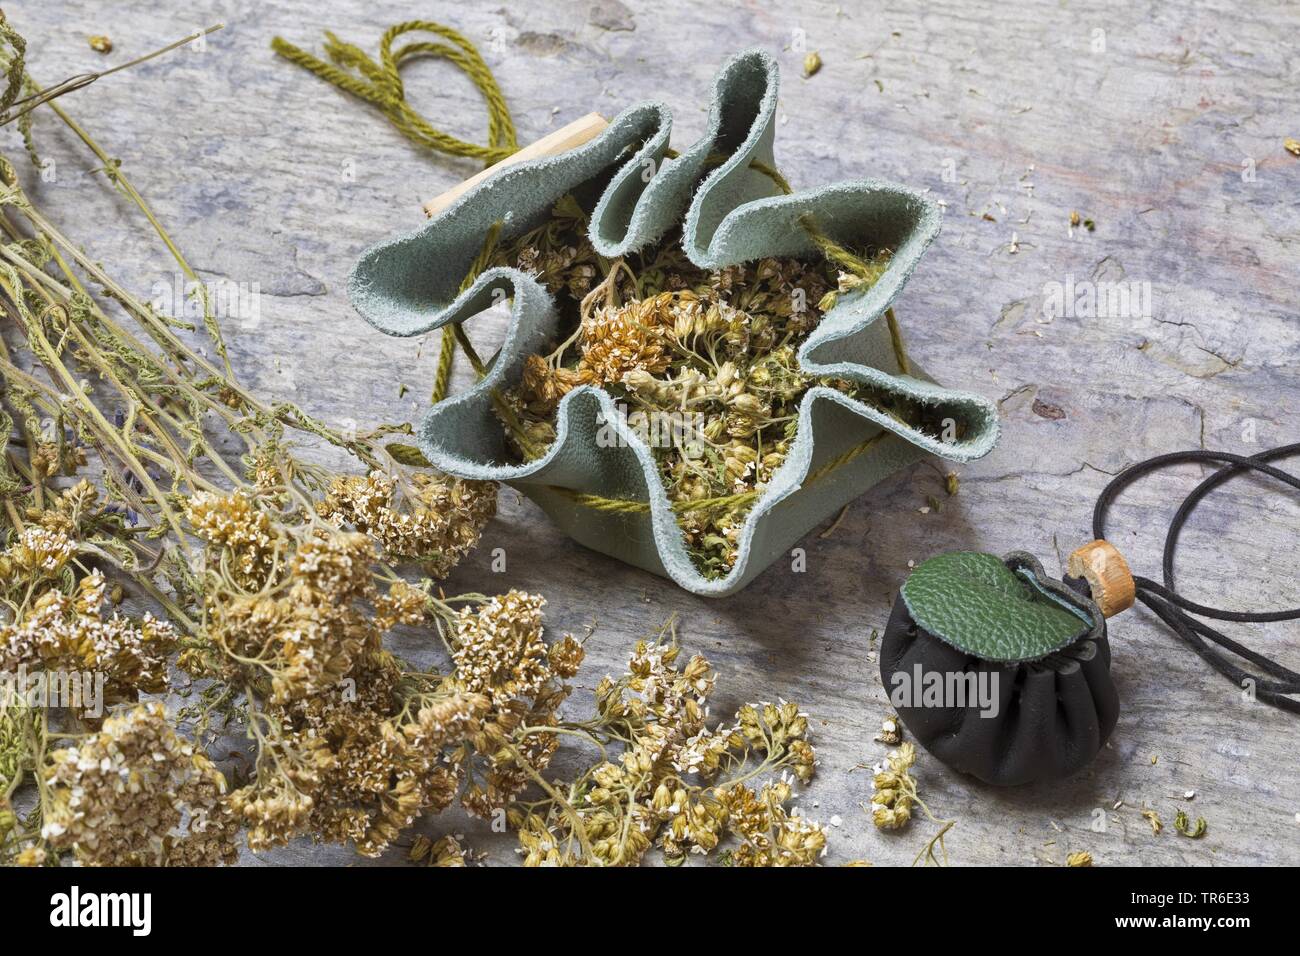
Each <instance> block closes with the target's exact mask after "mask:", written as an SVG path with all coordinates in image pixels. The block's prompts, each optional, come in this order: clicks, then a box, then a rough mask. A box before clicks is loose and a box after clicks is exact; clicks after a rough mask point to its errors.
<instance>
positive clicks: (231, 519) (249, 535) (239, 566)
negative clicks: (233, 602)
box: [186, 491, 283, 590]
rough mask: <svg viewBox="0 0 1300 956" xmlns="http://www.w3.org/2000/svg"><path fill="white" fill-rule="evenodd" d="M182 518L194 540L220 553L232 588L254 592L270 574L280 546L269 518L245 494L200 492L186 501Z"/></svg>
mask: <svg viewBox="0 0 1300 956" xmlns="http://www.w3.org/2000/svg"><path fill="white" fill-rule="evenodd" d="M186 518H187V519H188V520H189V522H190V525H191V526H192V527H193V529H194V533H195V534H196V535H198V537H200V538H202V539H203V540H205V541H207V542H208V543H209V544H211V545H215V546H216V547H218V548H221V549H223V551H224V553H225V554H226V556H227V561H226V566H227V567H228V569H229V573H230V575H231V577H232V578H233V580H234V582H235V583H236V584H239V585H241V586H244V587H247V588H249V589H251V590H256V589H257V588H259V587H260V586H261V585H262V584H263V583H264V582H265V581H266V579H267V577H268V575H270V574H271V573H272V572H273V571H274V569H275V566H276V562H277V560H278V558H279V554H280V551H281V549H282V547H283V542H282V541H281V540H280V535H279V533H278V532H277V531H276V529H275V525H274V522H273V521H272V519H271V517H270V515H269V514H267V513H266V512H265V511H264V510H262V509H261V508H260V507H258V505H257V503H256V501H255V500H254V499H253V497H252V496H251V495H249V494H248V493H246V492H243V491H237V492H235V493H234V494H230V495H217V494H213V493H212V492H207V491H201V492H199V493H198V494H196V495H194V496H193V497H192V498H190V500H189V501H188V503H187V507H186Z"/></svg>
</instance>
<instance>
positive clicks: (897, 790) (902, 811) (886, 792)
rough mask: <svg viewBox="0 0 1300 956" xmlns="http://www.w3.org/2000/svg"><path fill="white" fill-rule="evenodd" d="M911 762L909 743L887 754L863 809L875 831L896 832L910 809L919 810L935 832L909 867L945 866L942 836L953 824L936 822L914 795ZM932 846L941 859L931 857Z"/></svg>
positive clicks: (913, 758) (912, 747)
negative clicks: (868, 800) (931, 824)
mask: <svg viewBox="0 0 1300 956" xmlns="http://www.w3.org/2000/svg"><path fill="white" fill-rule="evenodd" d="M915 763H916V747H915V745H913V744H911V743H906V742H905V743H903V744H900V745H899V747H898V749H897V750H892V751H890V752H889V754H888V756H887V757H886V758H885V765H884V766H883V767H879V768H877V770H876V775H875V777H874V778H873V780H872V786H873V788H874V790H875V792H874V793H873V794H872V796H871V805H870V807H868V808H867V810H868V812H869V813H870V814H871V819H872V822H873V823H875V825H876V827H877V828H878V829H880V830H897V829H900V828H901V827H904V826H906V825H907V823H908V821H910V820H911V819H912V809H913V807H919V808H920V810H921V812H922V813H924V814H925V817H926V819H927V820H929V821H930V822H931V823H934V824H937V825H938V826H939V831H938V832H937V833H935V835H934V836H932V837H931V838H930V839H929V840H928V841H927V842H926V844H925V845H924V846H923V847H921V850H920V852H919V853H917V854H916V858H915V859H914V860H913V861H912V865H913V866H915V865H916V864H917V863H920V862H921V861H922V860H924V861H925V863H926V864H927V865H929V864H931V863H933V864H935V865H936V866H946V865H947V862H948V848H947V845H946V844H945V843H944V836H945V835H946V834H947V833H948V831H949V830H951V829H952V828H953V827H954V826H956V824H957V821H956V820H940V819H939V818H938V817H936V816H935V815H934V814H933V813H931V812H930V808H929V807H928V806H926V804H925V801H924V800H922V799H921V797H920V794H919V793H918V792H917V783H916V778H915V777H913V776H912V773H911V770H912V767H913V765H914V764H915ZM936 846H937V847H938V848H939V851H940V854H941V856H936V855H935V847H936Z"/></svg>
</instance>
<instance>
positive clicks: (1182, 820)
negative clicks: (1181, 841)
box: [1174, 810, 1209, 840]
mask: <svg viewBox="0 0 1300 956" xmlns="http://www.w3.org/2000/svg"><path fill="white" fill-rule="evenodd" d="M1208 829H1209V825H1208V824H1207V823H1206V822H1205V817H1197V818H1196V822H1195V823H1193V822H1192V821H1191V818H1190V817H1188V815H1187V811H1186V810H1179V811H1178V813H1177V814H1175V816H1174V831H1175V832H1176V833H1177V834H1178V835H1179V836H1185V837H1187V838H1188V839H1191V840H1199V839H1200V838H1201V837H1203V836H1205V831H1206V830H1208Z"/></svg>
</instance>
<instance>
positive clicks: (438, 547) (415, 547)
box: [320, 471, 496, 578]
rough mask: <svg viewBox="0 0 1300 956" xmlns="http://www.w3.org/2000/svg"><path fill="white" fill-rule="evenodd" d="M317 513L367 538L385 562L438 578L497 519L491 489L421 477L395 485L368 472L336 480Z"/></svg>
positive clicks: (487, 484) (474, 483)
mask: <svg viewBox="0 0 1300 956" xmlns="http://www.w3.org/2000/svg"><path fill="white" fill-rule="evenodd" d="M399 486H400V490H399ZM320 511H321V514H322V516H324V517H326V518H329V519H331V520H333V521H336V522H338V523H339V524H345V525H351V526H352V527H354V528H356V529H357V530H358V531H360V532H362V533H363V534H366V535H369V536H370V537H371V538H373V539H374V540H375V541H376V542H377V543H378V544H379V545H380V547H382V548H383V550H384V552H385V553H386V554H387V555H388V556H390V557H392V558H410V559H412V560H415V561H418V562H420V563H421V564H422V565H423V566H424V567H425V569H426V570H427V571H428V573H429V574H431V575H432V576H433V577H437V578H441V577H445V576H446V574H447V572H448V571H450V570H451V569H452V567H453V566H454V565H455V564H456V563H457V562H458V561H459V560H460V559H461V558H462V557H464V556H465V554H466V553H467V552H468V551H469V550H470V549H471V548H472V547H474V545H475V544H477V543H478V538H479V534H480V532H481V531H482V530H483V526H484V525H485V524H486V523H487V522H488V519H490V518H491V517H492V516H493V515H494V514H495V513H496V485H495V484H494V483H493V482H487V481H463V480H461V479H459V478H449V477H447V476H445V475H433V474H425V473H415V474H413V475H410V476H409V477H408V478H405V479H403V480H402V481H400V482H399V480H398V479H397V478H394V477H391V476H389V475H385V474H383V473H382V472H379V471H372V472H370V474H368V475H366V476H365V477H364V478H360V477H346V478H336V479H335V480H334V482H333V484H332V485H331V486H330V492H329V495H328V497H327V498H326V499H325V502H324V503H323V505H322V506H321V509H320Z"/></svg>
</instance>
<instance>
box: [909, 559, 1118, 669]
mask: <svg viewBox="0 0 1300 956" xmlns="http://www.w3.org/2000/svg"><path fill="white" fill-rule="evenodd" d="M1035 564H1036V562H1035ZM1010 565H1011V566H1008V563H1006V562H1003V561H1002V560H1001V559H1000V558H998V557H996V556H995V555H992V554H982V553H979V552H976V551H954V552H952V553H950V554H941V555H939V556H938V557H934V558H931V559H930V560H928V561H925V562H924V563H922V564H921V565H920V566H919V567H918V568H917V569H916V570H915V571H913V572H912V573H911V575H910V576H909V577H908V579H907V581H906V582H904V584H903V588H902V595H903V601H904V602H905V603H906V604H907V610H908V612H909V613H910V614H911V615H912V619H913V620H915V621H916V623H917V624H918V625H919V626H920V627H921V628H922V629H923V630H925V631H927V632H929V633H930V634H933V635H934V636H935V637H937V638H939V639H940V640H942V641H944V642H946V643H948V644H951V645H952V646H953V647H955V648H957V649H958V650H961V651H965V652H966V653H968V654H974V655H975V656H976V657H979V658H982V659H984V660H989V661H1005V662H1008V663H1010V662H1014V661H1026V660H1037V659H1039V658H1041V657H1045V656H1046V655H1048V654H1051V653H1052V652H1054V651H1059V650H1061V649H1063V648H1065V647H1068V646H1069V645H1070V644H1072V643H1074V642H1075V641H1076V640H1078V639H1079V638H1080V637H1082V636H1083V635H1084V634H1086V633H1087V632H1088V631H1089V630H1090V629H1091V628H1092V626H1093V623H1094V622H1092V621H1091V620H1089V618H1088V612H1087V611H1086V609H1084V608H1083V607H1081V606H1074V605H1072V604H1070V603H1069V602H1067V601H1066V600H1065V599H1064V596H1063V595H1061V594H1060V593H1059V592H1058V591H1057V589H1052V588H1048V587H1046V586H1045V582H1044V579H1043V578H1042V576H1041V568H1038V569H1037V572H1038V573H1035V569H1034V568H1032V567H1029V566H1027V565H1026V564H1025V563H1024V562H1015V561H1012V562H1010Z"/></svg>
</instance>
